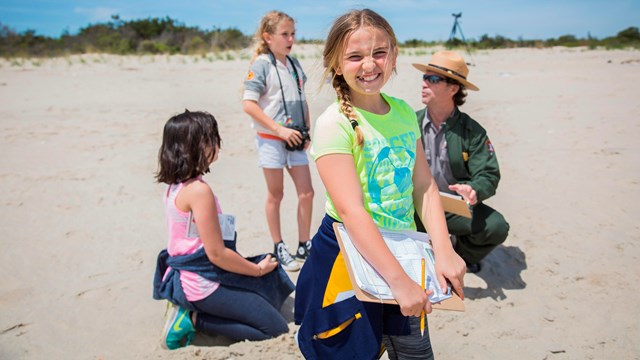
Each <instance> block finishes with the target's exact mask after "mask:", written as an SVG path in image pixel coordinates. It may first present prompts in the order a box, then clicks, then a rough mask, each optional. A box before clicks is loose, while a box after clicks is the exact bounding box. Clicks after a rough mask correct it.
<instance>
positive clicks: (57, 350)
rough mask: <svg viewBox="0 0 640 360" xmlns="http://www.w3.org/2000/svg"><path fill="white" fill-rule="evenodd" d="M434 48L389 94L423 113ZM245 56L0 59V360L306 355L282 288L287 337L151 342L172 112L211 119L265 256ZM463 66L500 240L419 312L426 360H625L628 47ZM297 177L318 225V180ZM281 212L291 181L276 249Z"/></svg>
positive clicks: (630, 320)
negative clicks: (503, 228) (445, 295)
mask: <svg viewBox="0 0 640 360" xmlns="http://www.w3.org/2000/svg"><path fill="white" fill-rule="evenodd" d="M296 49H297V50H298V52H297V54H298V55H299V58H300V60H301V62H302V64H303V67H304V68H305V71H306V72H307V74H308V75H309V78H310V81H309V83H308V85H307V93H308V96H309V99H310V109H311V116H312V119H314V118H316V117H317V116H318V115H320V113H321V112H322V111H323V109H324V108H325V107H326V106H327V105H328V104H329V103H330V102H331V101H332V100H333V98H334V95H333V91H332V89H331V88H330V87H326V86H325V87H324V88H323V89H321V90H319V86H320V83H321V78H322V76H321V66H320V64H321V61H320V60H319V54H320V52H321V50H320V48H318V47H304V48H303V47H296ZM432 51H433V50H432V49H427V50H420V51H418V50H404V51H403V52H402V53H401V55H400V57H399V59H398V65H397V70H398V73H397V75H395V76H394V77H393V78H392V80H391V81H390V82H389V84H388V85H387V87H386V88H385V92H386V93H388V94H390V95H392V96H396V97H400V98H403V99H405V100H406V101H407V102H408V103H409V104H410V105H411V106H412V107H414V108H416V109H417V108H419V107H421V106H422V105H421V103H420V86H421V80H420V73H419V72H418V71H417V70H415V69H413V67H411V63H412V62H426V61H427V60H428V58H429V57H430V53H431V52H432ZM243 54H244V55H241V54H239V53H237V54H235V55H234V56H229V59H216V58H214V56H213V55H208V56H206V57H201V56H171V57H169V56H144V57H134V56H128V57H118V56H108V55H84V56H72V57H67V58H57V59H49V60H21V59H18V60H1V61H0V103H1V106H0V133H1V141H0V154H2V155H1V156H0V180H1V181H0V211H1V213H2V216H1V217H0V228H1V229H2V230H3V233H4V235H3V236H2V240H1V244H2V251H1V252H0V270H2V276H1V280H0V284H1V286H0V359H44V358H47V359H194V358H195V359H300V358H302V356H301V355H300V353H299V351H298V349H297V346H296V345H295V342H294V334H295V332H296V330H297V326H296V325H294V324H293V316H292V308H293V296H295V294H294V295H292V297H291V298H290V299H289V300H288V301H287V302H286V303H285V306H284V307H283V309H282V311H283V313H284V314H285V316H286V317H287V318H288V319H289V320H290V331H289V334H287V335H283V336H280V337H278V338H276V339H272V340H268V341H262V342H239V343H231V342H229V341H228V340H226V339H223V338H220V337H212V336H207V335H202V334H199V335H198V336H197V338H196V340H195V343H194V344H193V345H191V346H188V347H186V348H184V349H179V350H176V351H167V350H164V349H162V348H161V347H160V333H161V330H162V326H163V324H164V317H163V313H164V310H165V302H164V301H155V300H153V299H152V286H151V281H152V276H153V271H154V267H155V260H156V255H157V254H158V252H159V251H160V250H161V249H162V248H163V247H164V246H165V245H166V229H165V223H164V219H163V211H162V202H161V195H162V192H163V189H164V186H162V185H160V184H156V183H154V179H153V173H154V171H155V170H156V156H157V150H158V147H159V145H160V141H161V131H162V126H163V125H164V123H165V121H166V120H167V119H168V118H169V117H170V116H171V115H173V114H175V113H178V112H181V111H183V110H184V109H185V108H188V109H190V110H207V111H209V112H211V113H212V114H214V115H215V116H216V118H217V119H218V121H219V124H220V129H221V134H222V139H223V149H222V153H221V155H220V159H219V160H218V162H216V163H215V164H214V165H213V166H212V172H211V173H210V174H208V175H206V176H205V178H206V180H207V181H209V183H210V185H211V186H212V187H213V189H214V192H215V193H216V194H217V195H218V196H219V199H220V202H221V205H222V208H223V210H224V211H225V212H227V213H232V214H235V215H236V216H237V222H238V232H239V240H238V241H239V243H238V249H239V250H240V252H241V253H242V254H244V255H246V256H248V255H253V254H256V253H262V252H269V251H271V250H272V245H271V242H270V241H269V239H268V236H267V228H266V222H265V219H264V210H263V209H264V199H265V194H266V190H265V184H264V180H263V176H262V174H261V171H260V169H258V167H257V166H256V154H255V149H254V145H253V138H254V135H253V132H252V130H251V129H250V125H249V123H250V122H249V119H248V117H247V116H246V115H245V114H244V113H243V112H242V109H241V106H240V98H241V86H242V80H243V78H244V75H245V72H246V70H247V66H248V60H247V58H246V53H243ZM231 58H233V59H231ZM467 60H468V61H471V62H473V63H475V66H472V67H471V73H470V76H469V79H470V80H471V81H472V82H473V83H475V84H476V85H478V86H479V87H480V89H481V90H480V91H479V92H470V94H469V96H468V101H467V103H466V104H465V105H463V106H462V108H461V109H462V111H465V112H467V113H469V114H470V115H471V116H472V117H473V118H475V119H476V120H478V121H479V122H481V123H482V124H483V125H484V126H485V128H486V129H487V131H488V133H489V135H490V137H491V141H492V142H493V144H494V147H495V149H496V152H497V155H498V158H499V161H500V166H501V170H502V181H501V183H500V187H499V189H498V193H497V195H496V196H494V197H493V198H491V199H489V200H488V201H487V203H488V204H489V205H491V206H493V207H495V208H497V209H499V210H500V211H501V212H502V213H503V214H504V215H505V217H506V218H507V220H508V221H509V223H510V225H511V231H510V234H509V238H508V239H507V241H506V242H505V243H504V245H502V246H500V247H498V248H497V249H496V250H495V251H493V252H492V253H491V254H490V255H489V256H488V257H487V258H486V259H485V260H484V268H483V270H482V272H480V273H479V274H467V275H466V277H465V295H466V297H467V298H466V300H465V304H466V308H467V311H466V312H464V313H458V312H446V311H434V312H433V313H432V314H431V315H430V316H429V318H428V319H429V330H430V334H431V339H432V344H433V348H434V351H435V354H436V357H437V358H438V359H513V358H520V359H639V358H640V345H639V343H638V338H640V316H639V315H638V313H637V312H636V311H637V310H634V309H635V308H637V306H635V305H634V304H636V300H637V299H638V297H640V285H639V284H640V267H639V266H638V263H639V262H640V258H639V255H640V235H639V234H640V225H639V223H638V220H637V217H638V215H640V155H639V153H638V152H635V150H633V146H634V145H633V144H634V143H636V141H638V140H637V139H638V137H639V136H640V120H639V118H640V102H638V94H639V92H640V85H639V84H640V52H637V51H620V50H616V51H605V50H587V49H582V48H579V49H566V48H550V49H512V50H492V51H479V52H475V53H473V56H472V57H469V56H468V55H467ZM634 139H635V140H634ZM311 171H312V176H313V183H314V188H315V192H316V197H315V203H314V214H313V224H312V232H315V229H316V228H317V226H318V225H319V223H320V220H321V218H322V216H323V214H324V211H323V209H324V188H323V186H322V183H321V181H320V179H319V177H318V175H317V171H316V169H315V166H313V165H312V166H311ZM294 216H295V191H294V189H293V185H292V183H291V181H290V180H289V179H288V178H287V180H286V184H285V199H284V202H283V206H282V217H283V219H284V221H283V233H284V236H285V240H286V242H287V243H288V244H289V246H290V247H293V246H295V242H296V240H297V239H296V233H297V232H296V228H295V220H294ZM291 277H292V279H293V280H294V281H295V280H296V279H297V273H293V274H291Z"/></svg>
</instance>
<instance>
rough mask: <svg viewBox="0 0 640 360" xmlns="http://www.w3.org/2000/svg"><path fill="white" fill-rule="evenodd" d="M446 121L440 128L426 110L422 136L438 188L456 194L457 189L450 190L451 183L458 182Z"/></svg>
mask: <svg viewBox="0 0 640 360" xmlns="http://www.w3.org/2000/svg"><path fill="white" fill-rule="evenodd" d="M445 124H446V122H444V123H442V124H441V125H440V127H439V128H436V126H435V124H434V123H433V122H431V119H429V111H425V112H424V121H423V128H422V129H420V131H422V136H423V139H424V152H425V155H426V156H427V162H428V163H429V169H431V174H432V175H433V178H434V179H435V180H436V184H438V189H439V190H440V191H442V192H446V193H449V194H454V195H455V194H456V192H455V191H453V190H449V185H453V184H456V183H457V181H456V178H454V177H453V171H451V164H450V163H449V154H448V150H447V139H445V136H444V128H445Z"/></svg>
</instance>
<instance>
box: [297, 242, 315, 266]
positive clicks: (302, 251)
mask: <svg viewBox="0 0 640 360" xmlns="http://www.w3.org/2000/svg"><path fill="white" fill-rule="evenodd" d="M310 251H311V240H309V241H307V242H305V243H298V251H296V260H298V261H302V262H304V261H305V260H307V258H308V257H309V252H310Z"/></svg>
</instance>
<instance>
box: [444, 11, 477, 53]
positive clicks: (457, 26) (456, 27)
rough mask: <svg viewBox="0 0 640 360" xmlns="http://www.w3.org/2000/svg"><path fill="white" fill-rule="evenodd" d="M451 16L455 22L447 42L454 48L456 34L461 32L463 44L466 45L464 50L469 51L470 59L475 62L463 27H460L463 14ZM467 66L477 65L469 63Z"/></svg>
mask: <svg viewBox="0 0 640 360" xmlns="http://www.w3.org/2000/svg"><path fill="white" fill-rule="evenodd" d="M451 16H453V18H454V21H453V27H452V28H451V33H450V34H449V40H448V41H447V42H448V43H449V44H451V45H452V46H453V44H455V43H456V40H457V39H456V32H460V37H461V38H462V43H463V44H464V48H465V49H466V50H467V54H468V55H469V59H471V60H473V58H472V56H471V51H469V45H467V40H466V39H465V38H464V34H463V33H462V27H461V26H460V23H459V22H458V19H459V18H460V17H461V16H462V13H461V12H459V13H457V14H456V13H453V14H451ZM467 65H470V66H475V64H474V63H473V61H472V62H467Z"/></svg>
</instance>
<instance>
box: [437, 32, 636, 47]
mask: <svg viewBox="0 0 640 360" xmlns="http://www.w3.org/2000/svg"><path fill="white" fill-rule="evenodd" d="M445 45H446V46H447V47H462V46H464V45H465V44H464V43H463V42H462V41H461V40H459V39H453V40H451V41H447V42H446V43H445ZM466 45H467V46H468V47H469V48H472V49H504V48H516V47H536V48H543V47H550V46H566V47H577V46H586V47H589V48H592V49H594V48H596V47H603V48H606V49H621V48H635V49H640V32H639V31H638V28H637V27H629V28H627V29H625V30H622V31H620V32H619V33H618V34H617V35H616V36H610V37H607V38H604V39H600V40H599V39H596V38H593V37H591V36H590V35H589V36H588V37H587V38H583V39H580V38H577V37H575V36H574V35H562V36H560V37H558V38H557V39H553V38H552V39H547V40H523V39H518V40H512V39H508V38H506V37H504V36H500V35H496V36H495V37H490V36H489V35H486V34H485V35H482V36H481V37H480V38H479V39H477V40H474V39H472V40H469V41H467V44H466Z"/></svg>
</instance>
